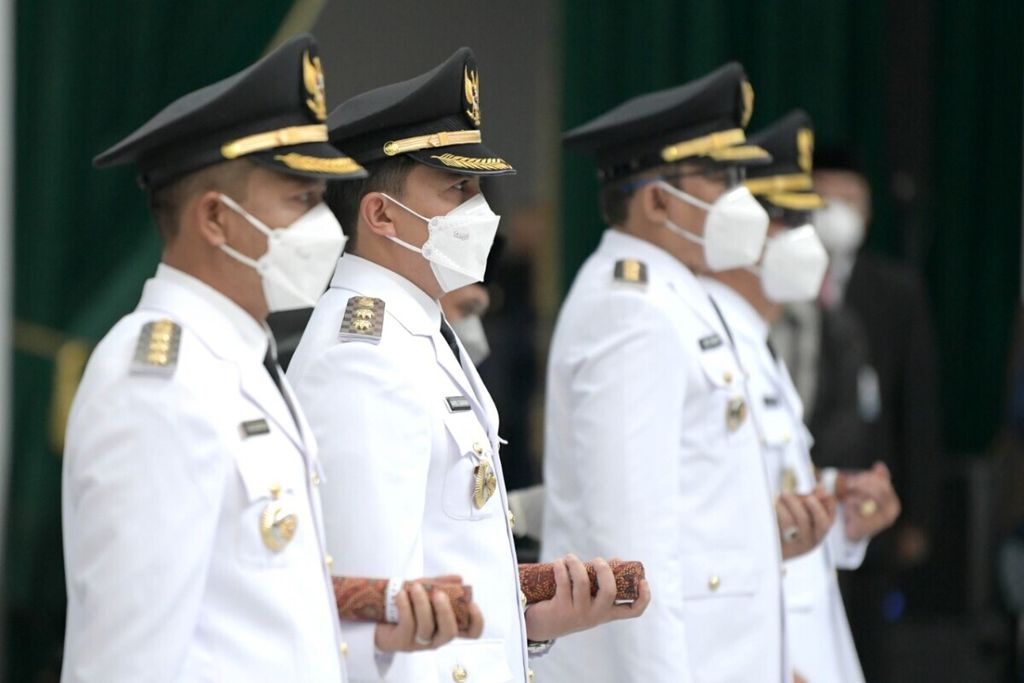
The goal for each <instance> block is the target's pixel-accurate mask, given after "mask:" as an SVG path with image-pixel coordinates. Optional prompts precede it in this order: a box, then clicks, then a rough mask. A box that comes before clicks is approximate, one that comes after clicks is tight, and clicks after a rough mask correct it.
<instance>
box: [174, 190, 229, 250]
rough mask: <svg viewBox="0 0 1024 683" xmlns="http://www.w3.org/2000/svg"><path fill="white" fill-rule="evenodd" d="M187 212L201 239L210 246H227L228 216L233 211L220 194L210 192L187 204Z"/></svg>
mask: <svg viewBox="0 0 1024 683" xmlns="http://www.w3.org/2000/svg"><path fill="white" fill-rule="evenodd" d="M185 211H186V212H189V213H191V214H192V217H193V218H194V220H195V224H196V226H197V228H198V232H199V235H200V237H202V238H203V240H204V241H206V242H207V243H208V244H209V245H210V246H214V247H219V246H221V245H222V244H226V243H227V241H228V238H227V225H228V215H229V214H230V213H231V209H230V208H228V207H227V206H225V205H224V202H222V201H221V200H220V193H219V192H215V191H213V190H208V191H207V192H204V193H202V194H201V195H199V196H198V197H197V198H195V199H193V200H192V201H191V202H189V203H188V204H186V208H185Z"/></svg>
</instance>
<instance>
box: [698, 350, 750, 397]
mask: <svg viewBox="0 0 1024 683" xmlns="http://www.w3.org/2000/svg"><path fill="white" fill-rule="evenodd" d="M699 359H700V366H701V368H703V369H704V374H705V375H706V376H707V378H708V381H709V382H711V384H713V385H714V386H716V387H720V388H725V387H732V386H737V385H742V383H743V373H741V372H740V370H739V367H738V366H737V365H736V358H735V356H733V353H732V348H731V347H730V346H727V345H724V344H723V345H722V346H719V347H716V348H714V349H710V350H707V351H702V352H701V354H700V356H699Z"/></svg>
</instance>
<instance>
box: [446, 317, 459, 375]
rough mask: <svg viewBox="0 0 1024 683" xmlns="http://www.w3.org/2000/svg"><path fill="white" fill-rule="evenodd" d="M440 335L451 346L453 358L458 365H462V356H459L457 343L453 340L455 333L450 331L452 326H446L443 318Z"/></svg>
mask: <svg viewBox="0 0 1024 683" xmlns="http://www.w3.org/2000/svg"><path fill="white" fill-rule="evenodd" d="M441 336H442V337H444V340H445V341H446V342H448V346H449V347H450V348H451V350H452V353H454V354H455V360H456V361H457V362H458V364H459V366H460V367H461V365H462V358H461V357H460V356H459V343H458V342H457V341H455V333H454V332H452V328H451V327H449V326H448V323H447V322H445V319H444V318H441Z"/></svg>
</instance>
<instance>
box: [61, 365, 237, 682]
mask: <svg viewBox="0 0 1024 683" xmlns="http://www.w3.org/2000/svg"><path fill="white" fill-rule="evenodd" d="M84 400H85V403H84V404H82V405H79V406H77V408H78V409H77V410H76V411H75V413H74V414H73V416H72V419H71V422H70V424H69V430H68V439H67V450H66V453H65V462H64V473H63V477H64V481H63V487H64V492H63V498H64V548H65V559H66V572H67V590H68V600H69V613H68V632H67V642H66V643H65V660H64V672H63V678H62V679H61V680H62V681H64V682H65V683H92V682H96V683H100V682H102V683H120V682H122V681H123V682H125V683H128V682H131V683H138V682H139V681H167V680H176V679H177V673H176V672H179V670H180V667H181V666H182V663H183V662H184V661H185V654H186V651H187V649H188V645H189V643H190V642H191V641H192V639H193V638H194V636H195V630H196V625H197V623H198V618H199V613H200V608H201V604H202V600H203V593H204V590H205V584H206V577H207V572H208V568H209V564H210V557H211V554H212V552H213V548H214V544H215V534H216V531H217V529H218V523H217V522H218V516H219V512H220V507H221V502H222V501H221V498H222V496H223V491H224V483H225V476H226V472H227V471H228V470H227V466H226V462H228V459H227V458H225V457H224V449H222V448H221V447H220V444H219V441H218V435H217V433H216V432H215V430H214V426H213V425H212V424H211V420H210V417H209V414H208V412H206V411H204V410H203V408H202V405H201V404H200V403H199V401H198V399H197V397H195V396H193V395H190V393H189V392H188V391H187V390H186V389H184V388H183V387H182V386H181V385H180V384H179V383H175V382H173V381H168V380H165V379H159V378H151V377H126V378H124V379H123V380H122V381H120V382H117V383H115V384H114V385H113V386H112V388H111V389H110V390H109V391H104V392H102V393H99V394H93V395H92V396H91V397H88V398H86V399H84Z"/></svg>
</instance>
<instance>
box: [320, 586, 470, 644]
mask: <svg viewBox="0 0 1024 683" xmlns="http://www.w3.org/2000/svg"><path fill="white" fill-rule="evenodd" d="M333 579H334V598H335V601H336V603H337V606H338V617H339V618H341V619H348V620H350V621H372V622H376V623H379V624H386V623H397V622H398V608H397V607H396V605H395V598H396V597H397V596H398V593H399V592H401V591H405V590H408V589H409V588H410V587H411V586H412V584H414V583H418V584H420V585H421V586H423V588H425V589H426V591H427V594H428V595H429V594H431V592H432V591H443V592H445V593H447V594H448V599H449V600H451V603H452V608H453V609H454V611H455V622H456V624H457V625H458V627H459V630H460V631H467V630H469V605H470V603H472V602H473V587H472V586H466V585H464V584H461V583H436V582H433V581H431V580H430V579H416V580H415V581H405V582H402V581H400V580H396V579H366V578H360V577H349V576H335V577H333Z"/></svg>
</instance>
